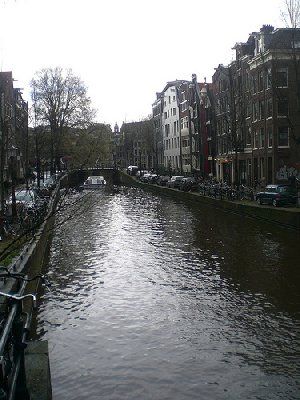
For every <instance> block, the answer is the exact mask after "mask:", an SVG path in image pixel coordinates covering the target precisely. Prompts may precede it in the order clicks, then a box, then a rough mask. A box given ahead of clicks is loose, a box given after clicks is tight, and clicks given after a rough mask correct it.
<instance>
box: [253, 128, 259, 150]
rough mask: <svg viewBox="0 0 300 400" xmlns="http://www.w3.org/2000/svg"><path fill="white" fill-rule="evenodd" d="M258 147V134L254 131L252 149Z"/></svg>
mask: <svg viewBox="0 0 300 400" xmlns="http://www.w3.org/2000/svg"><path fill="white" fill-rule="evenodd" d="M258 147H259V143H258V132H257V131H254V148H255V149H257V148H258Z"/></svg>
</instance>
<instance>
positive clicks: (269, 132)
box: [267, 126, 273, 147]
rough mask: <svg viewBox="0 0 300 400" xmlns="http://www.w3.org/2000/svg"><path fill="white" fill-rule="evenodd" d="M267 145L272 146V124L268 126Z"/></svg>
mask: <svg viewBox="0 0 300 400" xmlns="http://www.w3.org/2000/svg"><path fill="white" fill-rule="evenodd" d="M267 132H268V147H273V128H272V126H268V128H267Z"/></svg>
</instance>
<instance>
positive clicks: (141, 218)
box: [38, 188, 300, 400]
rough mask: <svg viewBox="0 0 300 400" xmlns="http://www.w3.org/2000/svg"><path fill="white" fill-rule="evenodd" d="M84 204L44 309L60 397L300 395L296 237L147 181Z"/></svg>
mask: <svg viewBox="0 0 300 400" xmlns="http://www.w3.org/2000/svg"><path fill="white" fill-rule="evenodd" d="M76 204H77V205H76V207H77V208H78V204H79V205H81V206H84V207H85V211H84V212H83V211H82V210H81V209H80V208H78V209H77V211H76V212H75V208H72V207H71V206H69V207H68V208H66V209H65V210H64V211H62V213H61V215H60V216H59V218H58V226H57V228H56V231H55V236H54V239H53V243H52V247H51V254H50V263H49V268H48V275H49V278H50V279H51V281H52V292H51V293H45V294H44V295H43V298H42V301H41V305H40V309H39V314H38V335H39V337H40V338H43V339H47V340H48V341H49V347H50V359H51V372H52V378H53V382H52V384H53V392H54V399H59V400H61V399H87V398H88V399H95V400H96V399H105V400H107V399H113V400H117V399H120V400H121V399H122V400H124V399H128V400H135V399H137V400H141V399H143V400H144V399H145V400H148V399H159V400H163V399H166V400H167V399H168V400H169V399H172V400H184V399H198V398H199V399H208V400H210V399H211V400H216V399H230V400H231V399H243V400H244V399H264V400H265V399H270V400H271V399H272V400H273V399H285V400H286V399H298V398H299V378H300V373H299V367H300V359H299V351H300V335H299V333H300V324H299V319H300V318H299V311H300V307H299V306H300V297H299V281H300V272H299V266H298V264H297V259H298V258H299V257H298V249H297V245H298V243H299V236H298V238H297V237H296V234H295V233H294V232H292V231H280V230H279V229H278V228H274V227H272V226H270V225H260V226H258V225H257V222H256V221H252V220H251V219H246V218H241V217H237V216H234V215H231V214H228V215H227V214H225V213H222V212H220V211H218V210H215V209H213V208H206V207H203V208H199V207H196V206H191V205H189V206H187V205H185V204H184V203H180V202H176V201H174V200H172V199H169V198H164V197H157V196H154V195H152V194H148V193H144V192H143V191H141V190H139V189H132V188H131V189H128V188H121V189H120V191H119V192H117V193H116V192H115V193H114V192H109V191H107V192H105V193H103V192H101V193H92V194H90V195H89V196H87V197H85V198H84V199H82V200H81V202H80V201H79V202H77V203H76ZM68 215H71V216H72V215H73V216H74V215H76V218H71V219H68V218H67V216H68ZM64 219H67V221H66V222H65V223H64V224H61V225H60V224H59V223H60V221H62V220H64ZM298 262H299V261H298Z"/></svg>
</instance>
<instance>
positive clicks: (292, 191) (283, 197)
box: [255, 185, 297, 207]
mask: <svg viewBox="0 0 300 400" xmlns="http://www.w3.org/2000/svg"><path fill="white" fill-rule="evenodd" d="M255 199H256V202H257V203H258V204H272V205H273V206H274V207H278V206H285V205H296V204H297V189H296V188H294V187H292V186H289V185H267V186H266V188H265V190H264V191H261V192H258V193H256V196H255Z"/></svg>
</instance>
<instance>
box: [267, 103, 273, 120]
mask: <svg viewBox="0 0 300 400" xmlns="http://www.w3.org/2000/svg"><path fill="white" fill-rule="evenodd" d="M272 116H273V100H272V99H268V100H267V118H271V117H272Z"/></svg>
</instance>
